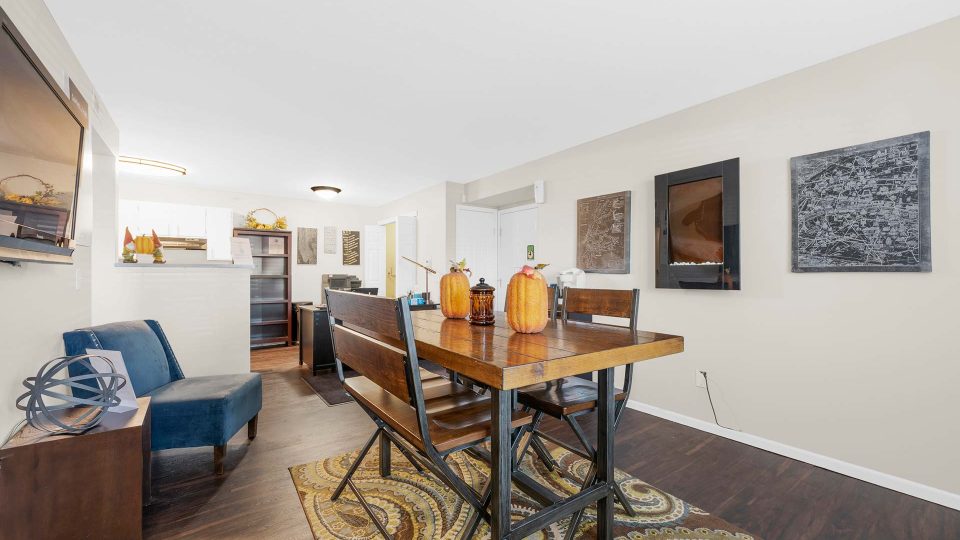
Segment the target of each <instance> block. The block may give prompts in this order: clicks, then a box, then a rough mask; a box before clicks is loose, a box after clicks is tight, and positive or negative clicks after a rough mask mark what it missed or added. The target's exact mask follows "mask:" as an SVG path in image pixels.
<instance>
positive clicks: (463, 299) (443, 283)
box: [440, 265, 470, 319]
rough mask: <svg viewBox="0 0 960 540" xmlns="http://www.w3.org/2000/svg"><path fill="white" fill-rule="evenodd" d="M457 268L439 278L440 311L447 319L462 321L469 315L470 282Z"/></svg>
mask: <svg viewBox="0 0 960 540" xmlns="http://www.w3.org/2000/svg"><path fill="white" fill-rule="evenodd" d="M458 266H459V265H458ZM458 266H453V267H451V268H450V273H448V274H446V275H444V276H443V277H441V278H440V311H441V312H443V316H444V317H447V318H448V319H464V318H466V316H467V315H469V314H470V280H469V279H468V278H467V274H465V273H464V271H463V269H462V267H458Z"/></svg>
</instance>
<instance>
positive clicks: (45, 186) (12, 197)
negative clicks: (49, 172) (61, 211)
mask: <svg viewBox="0 0 960 540" xmlns="http://www.w3.org/2000/svg"><path fill="white" fill-rule="evenodd" d="M15 178H29V179H31V180H35V181H37V182H38V183H39V184H40V189H38V190H37V191H35V192H34V193H33V195H21V194H19V193H8V192H7V190H6V189H4V184H6V183H7V181H9V180H13V179H15ZM0 200H4V201H10V202H15V203H20V204H35V205H37V206H61V203H60V199H58V198H57V191H56V190H55V189H54V187H53V185H52V184H49V183H47V182H44V181H43V180H41V179H39V178H37V177H36V176H33V175H30V174H15V175H13V176H8V177H6V178H3V179H0Z"/></svg>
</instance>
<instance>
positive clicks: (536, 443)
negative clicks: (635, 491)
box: [517, 289, 640, 540]
mask: <svg viewBox="0 0 960 540" xmlns="http://www.w3.org/2000/svg"><path fill="white" fill-rule="evenodd" d="M564 297H566V290H564ZM639 299H640V290H639V289H633V307H632V309H631V313H630V317H629V321H630V329H631V330H634V331H636V329H637V312H638V305H639ZM567 308H568V305H567V302H566V301H564V303H563V307H562V315H561V317H562V320H564V321H566V320H567V315H568V314H569V312H568V309H567ZM554 383H556V384H563V380H562V379H561V380H560V381H559V382H556V381H555V382H551V383H547V384H554ZM631 388H633V364H632V363H630V364H627V365H626V366H624V378H623V392H624V393H625V394H626V398H624V399H623V400H622V401H618V402H617V404H616V405H615V407H614V424H613V429H614V433H616V430H617V428H618V427H619V426H620V420H621V419H622V418H623V411H624V409H626V406H627V399H628V398H629V397H630V390H631ZM524 410H530V407H524ZM594 411H595V409H587V410H583V411H577V412H575V413H573V414H569V415H561V416H560V420H563V421H564V422H566V424H567V425H568V426H570V429H571V430H572V431H573V433H574V434H575V435H576V436H577V440H579V441H580V444H581V445H582V446H583V448H582V449H580V448H575V447H573V446H571V445H569V444H567V443H565V442H563V441H561V440H559V439H557V438H556V437H552V436H550V435H548V434H546V433H543V432H542V431H540V430H539V429H538V428H539V426H540V422H541V421H542V420H543V417H544V416H545V414H546V413H544V412H543V411H539V410H537V411H534V415H533V420H532V421H531V423H530V425H529V426H528V428H527V431H528V432H529V433H530V436H529V437H527V438H526V442H525V443H524V445H523V447H522V449H521V451H520V452H519V453H518V454H517V466H519V462H520V461H521V460H522V459H523V456H524V455H525V454H526V452H527V450H529V449H532V450H533V451H534V453H535V454H536V455H537V456H538V457H539V458H540V460H541V461H542V462H543V463H544V465H545V466H546V467H547V470H550V471H553V470H554V469H555V468H559V467H560V466H559V464H558V463H557V461H556V460H555V459H553V456H551V455H550V451H549V450H548V449H547V447H546V445H545V444H544V442H543V439H547V440H549V441H550V442H552V443H554V444H556V445H558V446H560V447H562V448H564V449H566V450H568V451H570V452H572V453H574V454H576V455H578V456H580V457H582V458H584V459H587V460H589V461H590V464H591V465H590V468H589V469H588V471H587V474H586V477H585V478H584V481H583V485H582V486H581V490H586V489H587V488H589V487H591V486H592V485H593V484H594V483H596V474H597V465H596V464H597V450H596V448H595V447H594V445H593V444H592V443H591V442H590V440H589V439H588V438H587V436H586V434H585V433H584V431H583V428H582V427H581V426H580V423H579V422H578V421H577V418H578V417H579V416H583V415H585V414H589V413H592V412H594ZM612 485H613V489H614V493H615V494H616V497H617V500H618V501H619V502H620V505H621V506H623V509H624V510H626V512H627V513H628V514H629V515H630V516H636V510H634V508H633V506H631V505H630V502H629V501H628V500H627V496H626V494H624V493H623V490H622V489H621V488H620V486H619V485H618V484H617V483H616V482H613V483H612ZM582 518H583V510H579V511H577V512H576V513H574V515H573V518H572V519H571V521H570V526H569V527H568V528H567V535H566V538H567V540H570V539H572V538H573V534H574V533H575V531H576V529H577V526H578V525H579V523H580V520H581V519H582Z"/></svg>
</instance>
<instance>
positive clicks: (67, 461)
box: [0, 397, 150, 540]
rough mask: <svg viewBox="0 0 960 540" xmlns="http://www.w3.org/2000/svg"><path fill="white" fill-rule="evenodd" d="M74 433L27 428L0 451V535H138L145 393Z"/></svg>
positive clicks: (145, 481)
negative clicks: (134, 405) (134, 404)
mask: <svg viewBox="0 0 960 540" xmlns="http://www.w3.org/2000/svg"><path fill="white" fill-rule="evenodd" d="M137 401H138V403H139V405H140V408H139V409H137V410H136V411H130V412H127V413H107V414H105V415H104V416H103V421H101V422H100V425H98V426H97V427H95V428H93V429H91V430H90V431H88V432H86V433H84V434H82V435H45V434H44V433H43V432H39V431H38V430H36V429H34V428H32V427H30V426H27V427H25V428H23V429H22V430H20V432H18V433H17V434H16V435H14V436H13V438H11V439H10V441H9V442H8V443H7V444H6V445H4V446H3V448H0V501H2V502H0V524H2V526H0V527H2V530H0V537H2V538H4V539H21V538H23V539H30V538H44V539H51V540H54V539H58V538H71V539H72V538H140V537H141V532H142V515H143V510H142V507H143V506H144V505H145V504H146V503H149V501H150V398H149V397H143V398H139V399H138V400H137Z"/></svg>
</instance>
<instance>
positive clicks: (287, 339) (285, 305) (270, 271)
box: [233, 228, 293, 348]
mask: <svg viewBox="0 0 960 540" xmlns="http://www.w3.org/2000/svg"><path fill="white" fill-rule="evenodd" d="M233 236H235V237H238V238H247V239H248V240H250V248H251V251H252V253H253V272H252V274H251V275H250V348H259V347H273V346H277V345H288V346H289V345H292V344H293V334H292V330H293V321H292V320H291V305H290V299H291V294H292V289H293V282H292V279H291V276H290V273H291V271H292V270H293V268H292V266H291V264H292V263H293V258H292V254H293V245H292V236H291V233H290V231H264V230H260V229H246V228H237V229H234V230H233Z"/></svg>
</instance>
